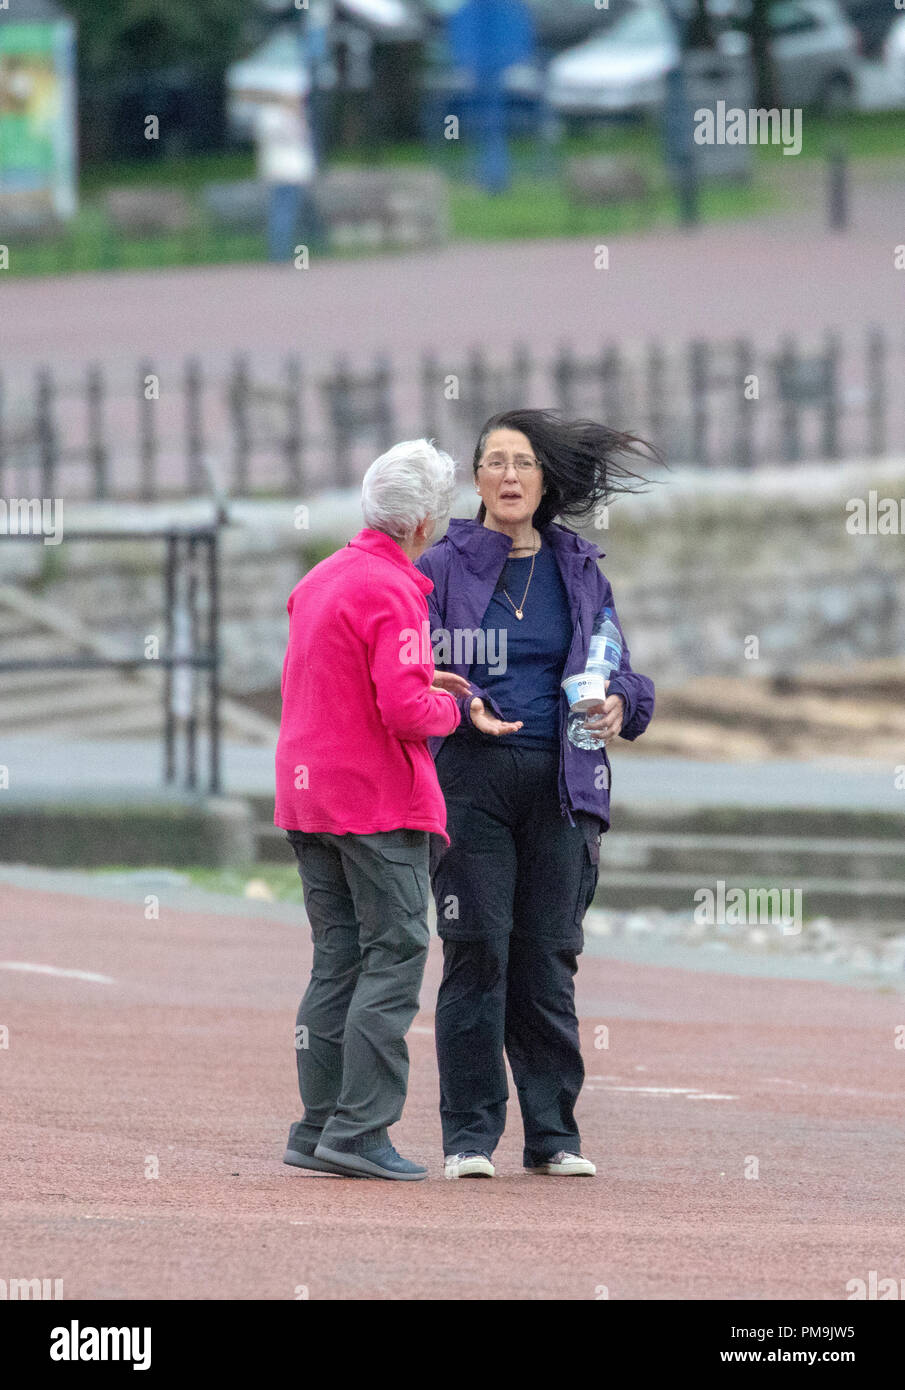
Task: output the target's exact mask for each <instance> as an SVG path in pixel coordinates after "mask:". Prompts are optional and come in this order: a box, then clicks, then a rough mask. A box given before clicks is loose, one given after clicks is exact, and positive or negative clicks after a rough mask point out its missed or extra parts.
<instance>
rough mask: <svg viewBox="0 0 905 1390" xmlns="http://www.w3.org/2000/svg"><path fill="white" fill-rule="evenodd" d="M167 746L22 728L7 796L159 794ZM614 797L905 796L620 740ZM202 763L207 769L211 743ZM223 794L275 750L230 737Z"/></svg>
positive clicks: (836, 773) (814, 800)
mask: <svg viewBox="0 0 905 1390" xmlns="http://www.w3.org/2000/svg"><path fill="white" fill-rule="evenodd" d="M161 756H162V754H161V746H160V744H159V743H157V742H153V741H146V742H145V741H137V740H136V741H133V740H122V741H119V740H116V741H111V742H102V741H98V742H91V743H89V742H86V741H83V742H76V741H70V742H61V743H51V742H48V740H47V739H45V738H41V737H39V736H37V735H35V736H25V735H21V736H18V737H15V736H14V737H12V738H4V739H3V743H2V761H3V762H5V763H6V764H7V766H8V767H9V768H10V787H9V790H8V791H6V792H4V796H5V797H7V798H8V799H9V800H11V801H15V800H16V799H17V798H22V799H23V800H30V799H32V798H33V797H41V798H49V797H51V796H54V795H56V794H57V793H60V794H63V795H66V796H71V795H74V794H76V793H77V794H78V795H79V796H80V797H87V798H98V797H106V796H108V795H109V794H111V793H116V792H126V794H128V795H134V794H142V795H144V794H147V793H154V794H162V784H161V777H162V772H161V767H162V763H161ZM613 763H614V769H613V786H614V795H615V797H616V798H617V799H618V800H619V801H623V802H626V803H650V802H663V803H667V804H673V805H675V804H678V805H698V806H799V807H832V806H840V805H841V806H842V807H843V809H847V810H851V809H857V808H860V809H863V810H877V811H902V810H903V809H905V796H903V793H902V792H901V791H897V790H896V789H895V785H894V778H893V770H892V768H890V767H889V765H888V764H886V763H880V762H878V763H872V762H859V761H856V760H854V759H851V758H848V759H846V758H833V759H826V760H820V761H813V762H783V761H776V762H763V763H730V762H720V763H706V762H696V761H692V760H691V759H685V758H655V757H647V756H646V755H645V754H644V753H643V751H641V749H640V748H639V749H637V750H636V749H634V748H629V747H627V746H626V747H621V746H617V748H616V749H615V751H614V753H613ZM198 765H199V768H201V769H202V770H203V769H204V768H206V760H205V757H204V745H203V743H202V744H201V747H200V752H199V762H198ZM223 769H224V777H223V780H224V792H225V794H227V795H229V794H230V793H232V794H235V795H254V796H269V795H270V794H271V793H272V791H273V753H272V750H271V749H269V748H264V747H261V748H252V747H249V746H247V745H244V744H234V743H227V744H225V745H224V750H223Z"/></svg>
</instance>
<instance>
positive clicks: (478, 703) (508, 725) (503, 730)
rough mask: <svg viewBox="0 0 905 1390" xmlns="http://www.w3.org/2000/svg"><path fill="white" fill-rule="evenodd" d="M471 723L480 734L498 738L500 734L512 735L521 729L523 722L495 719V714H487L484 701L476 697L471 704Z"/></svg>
mask: <svg viewBox="0 0 905 1390" xmlns="http://www.w3.org/2000/svg"><path fill="white" fill-rule="evenodd" d="M470 709H471V722H472V724H473V725H474V727H475V728H476V729H478V730H479V731H480V732H481V733H482V734H493V735H494V736H495V737H496V738H499V737H500V735H501V734H514V733H517V732H518V730H519V729H520V728H521V727H522V723H523V722H524V721H523V720H521V719H517V720H516V721H515V722H514V723H513V722H510V721H507V720H505V719H497V717H496V715H495V714H489V713H488V712H487V710H486V709H485V708H484V701H483V700H481V699H479V698H478V696H477V695H476V696H475V698H474V699H473V700H472V702H471V706H470Z"/></svg>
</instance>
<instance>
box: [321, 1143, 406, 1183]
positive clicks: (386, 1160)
mask: <svg viewBox="0 0 905 1390" xmlns="http://www.w3.org/2000/svg"><path fill="white" fill-rule="evenodd" d="M314 1157H315V1158H320V1159H324V1160H326V1162H328V1163H330V1164H332V1165H333V1167H334V1169H337V1168H338V1169H340V1170H345V1172H346V1173H347V1174H348V1176H349V1177H363V1178H390V1179H392V1180H394V1181H396V1182H418V1181H419V1180H420V1179H421V1178H426V1177H427V1169H426V1168H424V1167H422V1165H421V1164H420V1163H412V1161H411V1159H408V1158H403V1157H402V1155H401V1154H398V1153H397V1152H396V1150H395V1149H394V1148H393V1145H392V1144H387V1145H385V1146H384V1147H383V1148H381V1149H366V1150H365V1152H364V1153H360V1154H356V1153H346V1152H345V1151H344V1150H342V1149H329V1148H327V1147H326V1145H324V1144H318V1146H317V1148H316V1149H315V1150H314Z"/></svg>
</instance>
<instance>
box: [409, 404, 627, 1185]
mask: <svg viewBox="0 0 905 1390" xmlns="http://www.w3.org/2000/svg"><path fill="white" fill-rule="evenodd" d="M645 448H646V446H645V445H644V444H643V443H642V441H641V440H639V439H637V438H636V437H635V436H633V435H627V434H620V433H618V432H617V431H615V430H611V429H608V428H606V427H605V426H603V425H599V424H595V423H594V422H592V421H589V420H572V421H570V420H565V419H563V418H562V417H561V416H560V415H559V414H558V413H557V412H554V411H547V410H511V411H507V412H505V413H504V414H501V415H495V416H494V417H493V418H492V419H491V420H489V421H488V422H487V424H486V425H485V427H484V429H483V430H482V432H481V437H480V439H479V440H478V445H477V448H476V449H475V454H474V461H473V470H474V483H475V489H476V491H477V492H478V493H479V495H480V498H481V505H480V508H479V510H478V514H477V517H476V518H475V520H473V521H466V520H459V519H453V520H452V521H451V522H450V524H449V528H448V530H447V532H446V535H445V536H444V537H443V539H442V540H441V541H439V542H438V543H437V544H436V545H434V546H433V547H432V548H431V549H430V550H429V551H427V552H426V553H425V554H424V555H423V556H422V557H421V559H420V560H419V561H418V562H417V563H418V567H419V568H420V569H421V570H422V571H423V572H424V573H425V574H426V575H427V576H428V577H429V578H430V579H431V580H432V581H433V585H434V589H433V592H432V593H431V594H429V595H428V600H427V601H428V612H429V616H430V622H431V641H432V643H433V646H434V656H435V663H436V666H437V667H438V668H441V667H442V668H445V669H446V670H448V671H454V672H456V673H457V674H458V675H460V676H464V677H465V678H466V679H467V680H468V683H469V693H468V694H467V695H463V696H460V697H458V700H457V703H458V705H459V709H460V712H461V715H462V720H461V724H460V726H459V728H458V729H457V730H456V731H455V732H454V733H453V734H452V735H451V736H449V737H447V738H445V739H436V740H432V751H433V752H434V754H435V757H436V767H437V775H438V777H439V780H440V785H441V788H442V790H443V793H444V796H445V798H446V807H447V829H448V834H449V838H450V846H449V848H448V849H447V850H446V852H445V853H439V857H438V850H437V849H436V848H435V850H434V854H433V863H432V873H431V880H432V886H433V892H434V898H435V902H436V906H437V926H438V931H439V934H440V936H441V937H442V939H443V962H444V963H443V980H442V983H441V986H440V992H439V997H438V1000H437V1016H436V1041H437V1057H438V1063H439V1070H440V1113H441V1121H442V1128H443V1146H444V1154H445V1171H446V1176H447V1177H449V1178H459V1177H493V1175H494V1167H493V1163H492V1156H493V1151H494V1149H495V1148H496V1145H497V1143H498V1142H499V1139H500V1137H501V1135H502V1133H503V1128H504V1124H505V1118H506V1101H507V1099H508V1088H507V1084H506V1068H505V1063H504V1059H503V1054H504V1050H505V1053H506V1056H508V1058H509V1063H510V1066H511V1067H512V1074H513V1077H514V1078H515V1084H516V1088H517V1092H518V1098H519V1105H520V1107H521V1113H522V1121H523V1124H524V1130H525V1145H524V1155H523V1161H524V1165H525V1167H526V1168H527V1169H529V1170H530V1171H532V1172H535V1173H544V1174H551V1175H559V1176H572V1175H581V1174H593V1173H594V1172H595V1171H596V1170H595V1168H594V1165H593V1163H591V1162H590V1160H589V1159H587V1158H585V1157H584V1156H583V1155H582V1153H581V1140H580V1136H579V1133H578V1128H577V1126H576V1123H575V1116H574V1108H575V1102H576V1100H577V1098H578V1095H579V1092H580V1090H581V1086H582V1082H583V1080H584V1065H583V1062H582V1057H581V1049H580V1045H579V1034H578V1020H577V1018H576V1014H575V996H574V976H575V972H576V970H577V968H578V955H579V953H580V952H581V949H582V945H583V934H582V920H583V918H584V914H585V912H586V910H587V908H588V907H589V905H590V903H591V900H592V898H593V896H594V891H595V889H596V886H597V866H598V860H599V849H600V835H601V833H602V831H604V830H606V829H607V828H608V825H609V785H610V768H609V759H608V758H607V754H606V751H605V748H602V747H598V748H588V749H585V748H581V747H577V746H576V745H575V744H573V743H572V742H571V741H570V740H569V739H568V738H567V737H566V723H567V718H568V707H567V702H566V699H565V696H564V695H563V693H562V690H561V681H562V680H563V679H564V678H565V677H567V676H570V675H573V674H575V673H578V672H581V671H583V670H584V669H585V666H586V664H587V659H588V651H589V647H590V639H591V633H592V630H593V627H594V622H595V619H597V618H598V616H599V615H601V614H602V613H603V610H604V609H610V610H611V611H612V618H613V622H614V623H615V624H616V626H617V628H618V627H619V622H618V618H617V617H616V616H615V609H614V604H613V596H612V591H611V589H610V585H609V583H608V582H607V580H606V578H605V577H604V575H603V574H602V573H601V571H600V569H599V567H598V565H597V559H598V557H599V556H601V555H602V553H603V552H602V551H600V550H599V549H598V548H597V546H595V545H593V544H591V543H590V542H588V541H586V540H584V539H583V538H582V537H581V536H579V535H578V534H577V533H576V532H575V531H573V530H571V529H570V528H569V527H566V526H563V525H560V524H558V523H557V521H555V520H554V518H556V517H560V518H566V517H568V518H574V519H577V518H580V517H583V516H586V515H587V514H588V513H589V512H590V511H591V510H592V509H593V508H594V507H596V506H597V505H599V504H601V503H605V502H606V501H607V500H608V499H609V498H610V497H612V496H613V495H614V494H616V493H619V492H627V491H633V490H635V489H636V487H637V486H638V485H639V484H643V481H644V480H643V478H641V477H640V476H639V475H638V474H637V473H635V472H633V471H632V469H631V468H630V467H629V466H628V462H629V461H632V462H633V461H634V459H635V458H636V457H638V456H640V455H641V454H642V453H643V451H644V450H645ZM619 632H620V634H621V628H619ZM653 707H654V692H653V685H652V683H651V681H650V680H649V679H648V678H647V677H646V676H641V675H638V674H637V673H636V672H634V671H633V670H632V668H631V665H630V663H629V652H628V647H627V646H626V644H625V641H624V637H623V643H622V659H621V664H620V666H619V667H618V669H617V670H616V671H615V672H614V673H613V674H612V676H611V679H610V680H609V682H608V685H607V687H606V699H605V701H601V702H600V703H599V704H598V705H597V706H595V707H594V708H593V709H592V710H591V712H590V713H589V715H588V717H587V728H588V729H589V730H591V731H592V733H593V734H594V736H595V738H594V739H593V740H590V741H595V742H599V741H600V740H602V739H610V738H615V736H616V735H617V734H621V736H622V737H623V738H627V739H634V738H637V737H638V735H639V734H641V733H643V731H644V729H645V728H646V727H647V725H648V723H649V722H650V718H651V715H652V713H653Z"/></svg>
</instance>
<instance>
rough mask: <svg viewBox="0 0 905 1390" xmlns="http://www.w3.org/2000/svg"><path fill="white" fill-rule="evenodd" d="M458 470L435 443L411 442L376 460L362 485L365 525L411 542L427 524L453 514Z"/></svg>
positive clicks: (426, 440) (427, 440)
mask: <svg viewBox="0 0 905 1390" xmlns="http://www.w3.org/2000/svg"><path fill="white" fill-rule="evenodd" d="M455 490H456V465H455V463H454V462H453V460H452V459H451V458H450V456H449V454H444V453H443V452H442V450H440V449H437V448H435V447H434V444H433V442H432V441H431V440H429V439H407V440H405V441H404V442H403V443H402V444H394V445H393V447H392V449H388V450H387V452H386V453H385V454H381V455H380V458H378V459H375V460H374V462H373V463H372V464H371V466H370V468H369V469H368V471H367V473H366V474H365V476H364V480H363V482H362V485H361V509H362V511H363V513H364V519H365V525H366V526H369V527H370V528H371V529H372V530H374V531H385V532H386V533H387V535H389V536H392V537H393V539H394V540H397V541H400V540H408V539H409V538H410V537H411V536H412V535H413V534H414V532H415V529H416V528H417V527H418V526H419V525H420V523H421V522H422V521H425V520H427V519H431V520H433V521H439V520H441V519H442V518H443V517H446V516H448V515H449V513H450V512H451V511H452V505H453V497H454V495H455Z"/></svg>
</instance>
